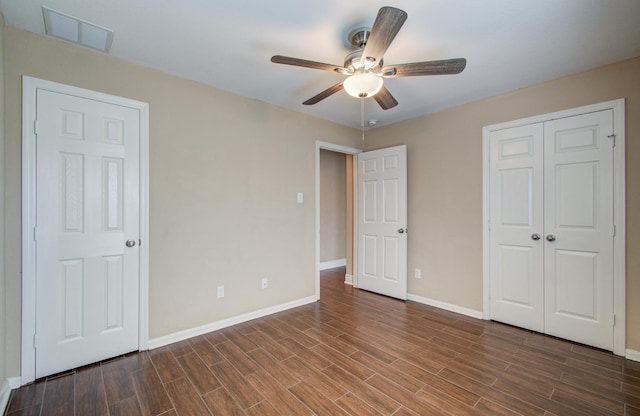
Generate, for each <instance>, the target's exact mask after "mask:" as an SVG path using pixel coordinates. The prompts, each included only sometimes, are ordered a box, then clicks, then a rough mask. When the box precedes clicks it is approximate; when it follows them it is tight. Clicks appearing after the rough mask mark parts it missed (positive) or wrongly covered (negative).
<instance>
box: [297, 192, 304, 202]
mask: <svg viewBox="0 0 640 416" xmlns="http://www.w3.org/2000/svg"><path fill="white" fill-rule="evenodd" d="M303 202H304V194H303V193H302V192H298V204H302V203H303Z"/></svg>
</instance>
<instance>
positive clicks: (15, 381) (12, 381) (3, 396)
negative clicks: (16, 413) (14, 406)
mask: <svg viewBox="0 0 640 416" xmlns="http://www.w3.org/2000/svg"><path fill="white" fill-rule="evenodd" d="M18 387H20V377H10V378H8V379H6V380H5V381H4V382H3V383H2V387H0V414H4V412H5V410H6V408H7V404H8V403H9V397H10V396H11V390H13V389H17V388H18Z"/></svg>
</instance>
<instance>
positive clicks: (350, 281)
mask: <svg viewBox="0 0 640 416" xmlns="http://www.w3.org/2000/svg"><path fill="white" fill-rule="evenodd" d="M344 284H345V285H351V286H353V275H352V274H349V273H346V274H345V275H344Z"/></svg>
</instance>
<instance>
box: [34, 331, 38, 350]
mask: <svg viewBox="0 0 640 416" xmlns="http://www.w3.org/2000/svg"><path fill="white" fill-rule="evenodd" d="M37 340H38V337H37V336H36V334H33V349H36V348H38V342H37Z"/></svg>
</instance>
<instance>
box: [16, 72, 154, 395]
mask: <svg viewBox="0 0 640 416" xmlns="http://www.w3.org/2000/svg"><path fill="white" fill-rule="evenodd" d="M38 89H46V90H48V91H53V92H58V93H61V94H70V95H76V96H79V97H84V98H88V99H94V100H99V101H104V102H108V103H111V104H115V105H120V106H123V107H130V108H134V109H136V110H138V111H139V112H140V240H142V245H141V246H140V298H139V307H140V310H139V326H138V330H139V337H138V338H139V340H138V348H139V349H140V350H143V349H146V348H147V340H148V328H149V312H148V311H149V104H147V103H144V102H141V101H135V100H131V99H128V98H123V97H117V96H115V95H109V94H104V93H100V92H95V91H90V90H86V89H83V88H77V87H72V86H69V85H64V84H59V83H56V82H51V81H45V80H41V79H38V78H32V77H28V76H23V77H22V349H21V351H22V356H21V357H22V358H21V384H23V385H24V384H27V383H29V382H32V381H34V380H35V372H36V368H35V360H36V357H35V350H34V349H33V348H32V345H33V334H34V333H35V327H36V275H35V260H36V257H35V242H34V240H33V229H34V227H35V195H36V186H35V185H36V184H35V178H36V176H35V172H36V171H35V168H36V165H35V164H36V144H35V141H36V137H35V134H34V127H33V126H34V121H35V119H36V93H37V90H38Z"/></svg>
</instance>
